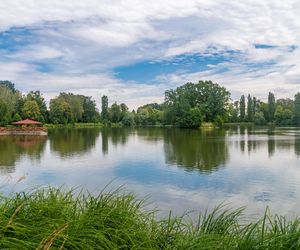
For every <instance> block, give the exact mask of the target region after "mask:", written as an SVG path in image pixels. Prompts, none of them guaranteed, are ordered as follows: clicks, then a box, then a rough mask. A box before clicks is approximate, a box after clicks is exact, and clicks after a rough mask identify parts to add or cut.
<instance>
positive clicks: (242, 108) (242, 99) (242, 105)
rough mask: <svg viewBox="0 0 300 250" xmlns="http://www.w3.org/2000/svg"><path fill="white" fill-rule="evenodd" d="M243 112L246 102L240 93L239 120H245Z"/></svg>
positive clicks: (244, 112)
mask: <svg viewBox="0 0 300 250" xmlns="http://www.w3.org/2000/svg"><path fill="white" fill-rule="evenodd" d="M245 114H246V103H245V96H244V95H242V96H241V99H240V121H241V122H243V121H245Z"/></svg>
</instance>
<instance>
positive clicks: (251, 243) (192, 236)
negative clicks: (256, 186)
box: [0, 188, 300, 249]
mask: <svg viewBox="0 0 300 250" xmlns="http://www.w3.org/2000/svg"><path fill="white" fill-rule="evenodd" d="M143 206H144V201H141V200H137V199H136V198H135V197H134V195H132V194H124V193H123V192H120V190H117V191H116V192H110V193H103V192H102V193H100V194H99V195H98V196H97V197H94V196H92V195H89V194H84V193H80V194H79V195H78V194H76V195H75V194H74V192H73V191H61V190H59V189H55V188H48V189H43V190H36V191H34V192H32V193H17V194H16V195H15V196H13V197H1V199H0V248H1V249H299V248H300V240H299V239H300V238H299V237H300V219H299V218H294V219H293V220H287V219H286V218H285V217H281V216H279V215H274V216H272V215H271V214H270V213H269V210H268V209H266V212H265V214H264V216H263V217H262V218H261V219H259V220H257V221H255V222H251V223H250V222H247V223H246V222H244V223H243V209H236V210H230V209H226V207H224V206H218V207H216V208H215V209H214V210H213V211H211V212H206V213H203V214H200V215H199V220H198V221H197V222H193V223H191V222H189V220H188V215H185V216H182V217H173V216H172V215H171V213H170V215H169V216H168V217H167V218H164V219H160V220H158V219H155V218H156V213H155V211H147V210H145V208H144V207H143Z"/></svg>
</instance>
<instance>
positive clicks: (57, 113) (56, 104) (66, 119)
mask: <svg viewBox="0 0 300 250" xmlns="http://www.w3.org/2000/svg"><path fill="white" fill-rule="evenodd" d="M49 115H50V121H51V122H52V123H54V124H67V123H73V122H74V118H73V115H72V111H71V107H70V104H69V103H67V102H66V101H64V100H62V99H60V98H55V99H52V100H51V101H50V112H49Z"/></svg>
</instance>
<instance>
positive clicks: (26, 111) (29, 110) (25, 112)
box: [22, 101, 42, 121]
mask: <svg viewBox="0 0 300 250" xmlns="http://www.w3.org/2000/svg"><path fill="white" fill-rule="evenodd" d="M22 117H23V119H32V120H37V121H40V120H41V119H42V116H41V111H40V108H39V105H38V104H37V102H36V101H26V102H25V103H24V106H23V107H22Z"/></svg>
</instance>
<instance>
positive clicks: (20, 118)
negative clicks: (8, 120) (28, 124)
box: [12, 113, 22, 122]
mask: <svg viewBox="0 0 300 250" xmlns="http://www.w3.org/2000/svg"><path fill="white" fill-rule="evenodd" d="M12 120H13V121H14V122H18V121H21V120H22V117H21V116H20V115H19V113H15V115H14V117H13V119H12Z"/></svg>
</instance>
